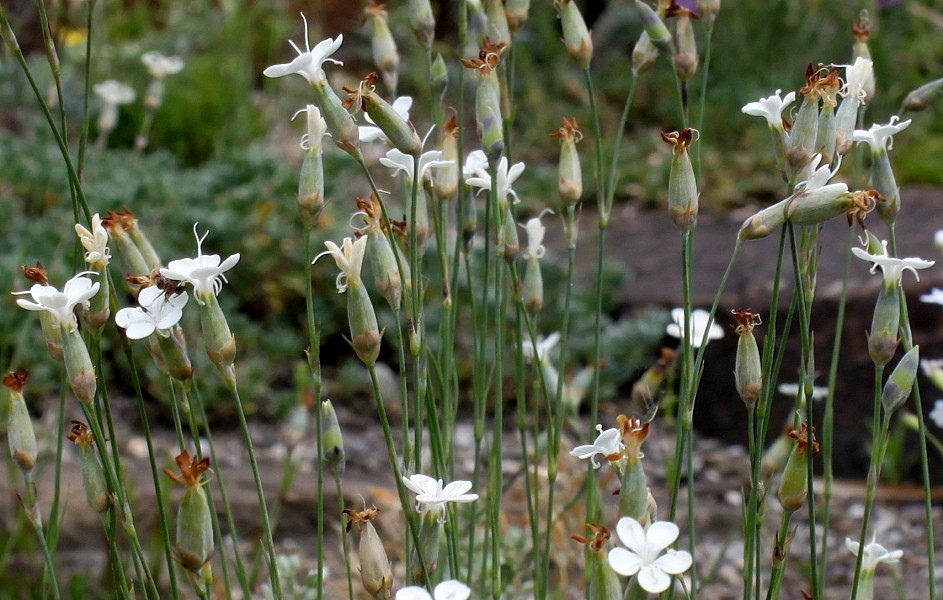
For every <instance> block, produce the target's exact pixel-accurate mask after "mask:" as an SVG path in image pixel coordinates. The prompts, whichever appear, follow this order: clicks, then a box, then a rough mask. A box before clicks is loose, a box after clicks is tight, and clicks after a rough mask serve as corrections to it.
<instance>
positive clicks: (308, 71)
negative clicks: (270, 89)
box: [262, 13, 344, 85]
mask: <svg viewBox="0 0 943 600" xmlns="http://www.w3.org/2000/svg"><path fill="white" fill-rule="evenodd" d="M301 19H302V20H303V21H304V24H305V51H304V52H302V51H301V50H300V49H299V48H298V46H296V45H295V43H294V42H293V41H291V40H288V43H289V44H291V47H292V48H294V49H295V52H297V53H298V58H296V59H295V60H293V61H291V62H290V63H285V64H282V65H272V66H271V67H269V68H267V69H265V70H264V71H262V74H263V75H265V76H266V77H284V76H285V75H301V76H302V77H304V78H305V79H307V80H308V83H310V84H312V85H314V84H316V83H319V82H321V81H323V80H324V79H325V76H324V70H323V69H322V68H321V67H322V66H324V63H325V62H328V61H329V62H332V63H334V64H336V65H343V64H344V63H342V62H340V61H339V60H334V59H333V58H329V57H330V56H331V55H332V54H334V53H335V52H337V50H338V49H339V48H340V47H341V44H343V43H344V36H343V35H339V36H337V37H336V38H327V39H326V40H322V41H320V42H318V44H317V45H316V46H315V47H314V48H311V46H310V45H309V44H308V20H307V19H306V18H305V16H304V13H302V15H301Z"/></svg>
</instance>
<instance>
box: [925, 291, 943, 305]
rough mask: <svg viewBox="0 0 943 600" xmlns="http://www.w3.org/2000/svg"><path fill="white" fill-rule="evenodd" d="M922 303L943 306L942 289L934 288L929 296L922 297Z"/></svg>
mask: <svg viewBox="0 0 943 600" xmlns="http://www.w3.org/2000/svg"><path fill="white" fill-rule="evenodd" d="M920 301H921V302H926V303H927V304H943V290H941V289H940V288H933V289H932V290H930V293H929V294H923V295H922V296H920Z"/></svg>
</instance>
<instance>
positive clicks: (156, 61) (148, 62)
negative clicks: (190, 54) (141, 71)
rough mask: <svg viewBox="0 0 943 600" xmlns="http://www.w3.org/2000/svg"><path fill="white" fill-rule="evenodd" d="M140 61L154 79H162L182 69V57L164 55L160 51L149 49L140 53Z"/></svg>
mask: <svg viewBox="0 0 943 600" xmlns="http://www.w3.org/2000/svg"><path fill="white" fill-rule="evenodd" d="M141 62H142V63H144V66H145V67H147V72H148V73H150V75H151V77H153V78H154V79H163V78H164V77H167V76H168V75H176V74H177V73H179V72H180V71H182V70H183V59H182V58H180V57H179V56H164V55H163V54H161V53H160V52H156V51H153V50H152V51H150V52H145V53H144V54H142V55H141Z"/></svg>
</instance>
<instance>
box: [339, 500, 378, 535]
mask: <svg viewBox="0 0 943 600" xmlns="http://www.w3.org/2000/svg"><path fill="white" fill-rule="evenodd" d="M341 512H343V513H344V514H345V515H347V533H350V529H351V527H353V526H354V524H355V523H356V524H357V525H358V526H359V525H362V524H363V523H366V522H367V521H372V520H373V519H376V518H377V517H378V516H380V509H379V508H377V507H376V506H374V505H373V504H371V505H370V506H366V505H364V507H363V510H354V509H352V508H345V509H344V510H343V511H341Z"/></svg>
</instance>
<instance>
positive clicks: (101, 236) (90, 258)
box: [75, 213, 111, 265]
mask: <svg viewBox="0 0 943 600" xmlns="http://www.w3.org/2000/svg"><path fill="white" fill-rule="evenodd" d="M75 233H76V235H78V236H79V241H80V242H82V247H84V248H85V262H87V263H89V264H96V263H98V264H104V265H107V264H108V261H109V260H110V259H111V251H110V250H109V249H108V232H107V231H106V230H105V228H104V227H103V226H102V220H101V217H99V216H98V213H95V214H94V215H92V229H91V231H89V230H88V229H86V228H85V227H84V226H82V225H79V224H78V223H76V225H75Z"/></svg>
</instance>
